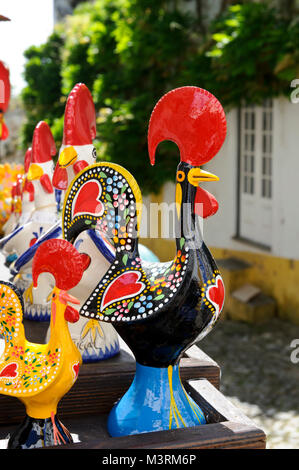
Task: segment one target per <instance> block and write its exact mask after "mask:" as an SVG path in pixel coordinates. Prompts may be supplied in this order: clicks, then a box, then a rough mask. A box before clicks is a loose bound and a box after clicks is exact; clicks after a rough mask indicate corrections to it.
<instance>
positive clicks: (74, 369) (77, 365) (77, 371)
mask: <svg viewBox="0 0 299 470" xmlns="http://www.w3.org/2000/svg"><path fill="white" fill-rule="evenodd" d="M79 370H80V362H76V364H73V371H74V372H75V377H76V378H77V377H78V375H79Z"/></svg>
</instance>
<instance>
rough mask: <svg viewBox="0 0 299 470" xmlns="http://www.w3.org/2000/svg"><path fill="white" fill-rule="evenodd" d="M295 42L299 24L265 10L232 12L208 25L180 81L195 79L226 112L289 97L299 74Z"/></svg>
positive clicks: (239, 7) (248, 7)
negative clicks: (280, 96) (214, 97)
mask: <svg viewBox="0 0 299 470" xmlns="http://www.w3.org/2000/svg"><path fill="white" fill-rule="evenodd" d="M298 40H299V23H298V22H295V21H292V22H290V21H289V20H286V19H284V18H281V17H280V16H279V14H278V12H277V11H275V10H274V9H273V8H270V7H269V6H267V5H266V4H262V3H261V4H257V3H245V4H244V5H234V6H231V7H229V8H228V9H227V10H226V11H225V12H224V14H223V15H222V16H221V17H220V18H218V19H217V20H216V21H215V22H213V23H212V24H211V26H210V32H209V36H208V37H207V38H205V42H204V44H203V47H202V48H201V49H200V50H199V51H198V53H197V54H196V55H195V56H194V57H192V58H190V60H189V61H188V65H187V66H186V73H185V74H184V76H183V81H184V80H185V81H187V82H188V81H189V80H192V78H193V77H194V76H196V75H197V77H198V81H197V83H200V84H201V86H203V87H204V88H205V87H206V88H208V89H209V91H211V92H212V93H214V94H215V95H216V96H217V97H218V98H219V99H220V100H221V103H222V104H223V105H224V106H226V107H227V108H228V107H232V106H238V105H240V104H241V103H242V101H245V102H248V103H257V104H258V103H261V102H262V101H263V100H264V99H265V98H268V97H274V96H277V95H280V94H286V95H289V93H290V81H291V80H292V79H293V78H295V77H296V72H297V76H298V72H299V68H298V65H297V69H296V64H298V59H299V48H298V44H299V42H298Z"/></svg>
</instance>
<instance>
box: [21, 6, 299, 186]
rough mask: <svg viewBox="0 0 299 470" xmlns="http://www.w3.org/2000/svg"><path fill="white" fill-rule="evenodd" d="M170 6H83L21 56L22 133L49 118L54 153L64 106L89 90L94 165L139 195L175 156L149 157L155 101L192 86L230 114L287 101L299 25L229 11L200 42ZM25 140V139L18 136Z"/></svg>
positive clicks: (271, 14) (193, 23) (163, 152)
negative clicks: (246, 106) (112, 166)
mask: <svg viewBox="0 0 299 470" xmlns="http://www.w3.org/2000/svg"><path fill="white" fill-rule="evenodd" d="M176 4H177V2H175V1H170V0H168V1H165V0H164V1H162V0H155V1H149V0H95V1H94V2H93V3H88V2H84V3H82V4H81V5H79V7H77V9H76V10H75V12H74V14H73V15H72V16H71V17H69V18H68V20H67V22H66V24H65V25H63V28H61V29H60V30H59V32H58V31H57V32H56V33H54V35H52V36H51V37H50V38H49V40H48V41H47V43H46V44H45V45H43V46H40V47H39V48H30V49H29V50H28V51H27V52H26V58H27V65H26V80H27V83H28V86H27V87H26V88H25V90H24V91H23V101H24V105H25V108H26V112H27V116H28V118H29V121H28V126H29V127H30V126H32V125H33V122H34V119H35V123H34V125H35V124H36V121H37V120H39V119H45V118H47V119H48V121H49V123H50V125H51V126H52V130H53V133H54V137H55V139H56V141H57V144H59V142H60V140H61V137H62V129H63V111H64V104H65V97H66V96H67V94H68V93H69V92H70V90H71V89H72V87H73V86H74V85H75V84H76V83H77V82H84V83H85V84H86V85H87V86H88V87H89V89H90V90H91V92H92V94H93V98H94V102H95V106H96V111H97V140H96V142H95V145H96V147H97V151H98V156H99V159H100V160H111V161H114V162H117V163H119V164H121V165H123V166H125V167H126V168H127V169H128V170H129V171H131V172H132V174H133V175H134V176H135V177H136V179H137V181H138V183H139V184H140V186H141V187H142V190H143V192H144V193H146V192H148V191H158V190H159V188H160V187H161V185H162V184H163V183H164V182H165V181H167V180H173V178H174V172H175V168H176V166H177V163H178V158H179V157H178V149H177V148H176V146H175V145H174V144H172V143H163V144H161V145H160V146H159V148H158V155H157V160H156V161H157V163H156V168H155V169H151V167H150V165H149V159H148V153H147V140H146V136H147V126H148V121H149V118H150V114H151V111H152V109H153V106H154V105H155V103H156V102H157V100H158V99H159V98H160V97H161V96H162V95H163V94H164V93H166V92H167V91H169V90H170V89H172V88H175V87H178V86H183V85H196V86H200V87H202V88H206V89H208V90H209V91H211V92H212V93H214V94H215V95H216V96H217V97H218V98H219V99H220V101H221V102H222V104H224V105H225V106H226V107H227V108H228V107H230V106H238V105H240V103H241V102H242V100H245V101H248V102H254V103H259V102H261V101H262V100H263V99H264V98H266V97H270V96H276V95H278V94H281V93H289V92H290V88H289V87H290V81H291V80H292V79H293V78H295V77H296V72H297V76H298V72H299V70H298V68H297V70H296V64H298V58H299V57H298V44H299V41H298V37H299V23H298V22H297V23H296V22H295V21H290V20H287V19H285V18H282V17H280V16H279V14H278V13H277V12H276V11H275V10H273V9H271V8H270V7H268V6H267V5H265V4H259V3H251V2H245V3H244V4H243V5H234V6H232V7H229V8H227V9H226V10H225V11H224V12H223V13H222V14H221V16H220V17H218V18H216V20H215V21H214V22H213V23H211V24H210V26H209V28H208V31H207V32H206V33H205V34H204V35H203V33H202V32H201V31H203V30H204V29H203V28H201V27H200V21H201V19H200V18H196V17H195V16H194V17H191V16H190V15H188V14H186V13H183V12H182V11H180V10H179V9H178V8H177V7H176ZM25 131H26V132H25V135H26V136H27V138H28V136H29V135H30V132H31V136H32V130H31V127H30V129H29V128H27V129H25Z"/></svg>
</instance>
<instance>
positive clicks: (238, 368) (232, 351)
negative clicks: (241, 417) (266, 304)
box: [199, 319, 299, 449]
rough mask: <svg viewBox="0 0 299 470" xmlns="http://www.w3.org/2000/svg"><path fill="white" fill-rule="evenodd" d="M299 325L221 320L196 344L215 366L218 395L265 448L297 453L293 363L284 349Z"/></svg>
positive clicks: (298, 409)
mask: <svg viewBox="0 0 299 470" xmlns="http://www.w3.org/2000/svg"><path fill="white" fill-rule="evenodd" d="M295 338H299V326H296V325H293V324H291V323H288V322H286V321H282V320H279V319H274V320H272V321H271V322H268V323H266V324H262V325H248V324H246V323H240V322H233V321H230V320H224V321H222V322H218V324H217V326H216V327H215V329H214V330H213V331H212V332H211V333H210V334H209V335H208V336H207V337H206V338H204V339H203V340H202V341H201V342H200V343H199V346H200V347H201V348H202V349H203V351H204V352H205V353H206V354H208V355H209V356H210V357H212V358H213V359H214V360H215V361H216V362H218V364H219V365H220V366H221V372H222V375H221V389H220V390H221V392H222V393H223V394H224V395H225V396H226V397H227V398H229V399H230V401H231V402H233V403H234V404H235V405H236V406H237V407H239V408H240V409H242V411H243V412H245V414H246V415H247V416H248V417H249V418H251V419H252V420H253V421H254V422H255V423H256V425H257V426H258V427H259V428H261V429H263V430H264V432H265V433H266V435H267V448H269V449H278V448H288V449H298V448H299V400H298V392H299V363H298V364H293V363H292V362H291V359H290V355H291V352H292V351H293V349H291V347H290V344H291V342H292V340H293V339H295Z"/></svg>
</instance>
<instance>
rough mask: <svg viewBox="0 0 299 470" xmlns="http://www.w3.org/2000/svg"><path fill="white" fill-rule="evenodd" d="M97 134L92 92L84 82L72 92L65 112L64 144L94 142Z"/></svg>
mask: <svg viewBox="0 0 299 470" xmlns="http://www.w3.org/2000/svg"><path fill="white" fill-rule="evenodd" d="M95 136H96V113H95V107H94V103H93V100H92V96H91V93H90V91H89V89H88V88H87V86H86V85H84V83H77V85H75V86H74V88H73V89H72V91H71V92H70V94H69V96H68V99H67V103H66V106H65V112H64V127H63V141H62V142H63V144H65V145H87V144H92V141H93V139H94V138H95Z"/></svg>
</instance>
